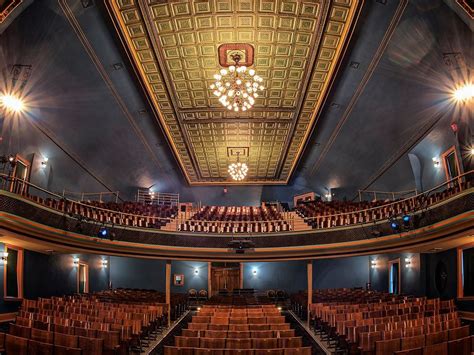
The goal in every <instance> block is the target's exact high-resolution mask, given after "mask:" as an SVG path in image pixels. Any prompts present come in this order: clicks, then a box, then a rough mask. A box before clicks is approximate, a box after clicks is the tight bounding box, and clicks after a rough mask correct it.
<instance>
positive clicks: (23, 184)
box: [0, 171, 474, 235]
mask: <svg viewBox="0 0 474 355" xmlns="http://www.w3.org/2000/svg"><path fill="white" fill-rule="evenodd" d="M473 173H474V171H470V172H467V173H465V174H463V175H460V176H458V177H456V178H455V179H452V180H450V181H447V182H445V183H443V184H441V185H439V186H436V187H435V188H433V189H430V190H428V191H425V192H423V193H419V194H417V195H415V196H411V197H408V198H405V199H401V200H397V201H392V202H390V203H386V204H383V205H381V206H376V207H372V208H366V209H362V210H356V211H350V212H345V213H337V214H328V215H321V216H312V217H308V216H301V217H302V218H303V219H304V220H305V221H306V222H307V223H308V224H309V225H311V226H312V227H313V229H325V228H336V227H347V226H356V225H364V224H368V223H371V224H374V223H377V222H379V223H380V222H383V221H387V219H388V218H397V217H400V216H402V215H405V214H416V213H421V212H423V211H425V210H427V209H429V208H430V207H432V206H434V205H437V204H438V203H441V202H443V201H445V200H447V199H449V198H450V197H452V196H454V195H456V194H459V193H460V192H462V191H464V190H466V189H469V188H470V187H471V186H472V181H473V176H474V174H473ZM0 188H1V189H3V190H5V191H8V192H11V193H14V194H16V195H19V196H21V197H23V198H25V199H27V200H30V201H33V202H35V203H38V204H40V205H42V206H44V207H46V208H48V209H50V210H52V211H55V212H56V213H59V214H62V215H64V216H68V217H70V218H73V219H76V220H78V221H79V222H88V223H93V224H97V225H99V226H100V225H103V226H107V227H114V226H124V227H138V228H148V229H162V230H167V231H171V232H173V231H174V232H180V231H181V232H183V233H189V232H191V233H192V232H198V233H209V234H238V233H240V234H245V233H246V234H249V235H253V234H265V233H278V232H280V233H281V232H284V233H298V232H301V231H302V229H299V228H295V220H294V218H293V214H292V213H291V212H279V213H280V216H282V218H281V219H271V220H260V221H238V220H237V221H234V220H226V221H220V220H205V219H193V218H192V216H193V215H190V214H189V213H188V214H186V213H181V212H179V211H178V209H177V208H176V207H175V206H168V207H169V209H167V208H166V207H163V210H159V212H160V213H162V214H163V213H164V214H166V216H163V215H161V216H156V215H155V216H154V215H150V214H149V213H142V214H140V213H139V214H133V213H127V212H123V211H120V210H113V209H108V208H103V207H98V206H94V205H92V204H89V203H85V202H81V201H75V200H72V199H69V198H67V197H65V196H62V195H61V194H57V193H53V192H50V191H47V190H46V189H43V188H41V187H39V186H36V185H34V184H31V183H29V182H27V181H24V180H21V179H18V178H14V177H11V176H8V175H0ZM144 206H147V208H148V207H153V206H151V205H144ZM155 207H156V206H155ZM185 225H187V226H191V225H192V226H195V228H193V229H191V228H189V229H188V228H183V226H185Z"/></svg>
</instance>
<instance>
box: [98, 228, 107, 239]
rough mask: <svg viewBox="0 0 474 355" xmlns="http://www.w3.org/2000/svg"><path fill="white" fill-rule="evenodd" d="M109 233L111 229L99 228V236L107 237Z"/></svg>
mask: <svg viewBox="0 0 474 355" xmlns="http://www.w3.org/2000/svg"><path fill="white" fill-rule="evenodd" d="M107 234H109V231H108V230H107V228H105V227H102V228H101V229H100V230H99V237H101V238H105V237H107Z"/></svg>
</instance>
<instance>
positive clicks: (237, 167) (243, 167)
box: [228, 153, 249, 181]
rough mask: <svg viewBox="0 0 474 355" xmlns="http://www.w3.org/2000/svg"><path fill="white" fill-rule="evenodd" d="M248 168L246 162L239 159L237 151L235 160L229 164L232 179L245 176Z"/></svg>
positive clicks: (239, 179) (240, 179)
mask: <svg viewBox="0 0 474 355" xmlns="http://www.w3.org/2000/svg"><path fill="white" fill-rule="evenodd" d="M248 171H249V168H248V166H247V164H245V163H241V162H240V160H239V153H237V162H236V163H232V164H230V165H229V169H228V172H229V175H230V177H231V178H232V179H233V180H236V181H242V180H243V179H245V177H246V176H247V172H248Z"/></svg>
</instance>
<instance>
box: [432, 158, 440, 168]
mask: <svg viewBox="0 0 474 355" xmlns="http://www.w3.org/2000/svg"><path fill="white" fill-rule="evenodd" d="M432 160H433V165H434V167H435V168H439V167H440V166H441V163H440V161H439V158H438V157H433V158H432Z"/></svg>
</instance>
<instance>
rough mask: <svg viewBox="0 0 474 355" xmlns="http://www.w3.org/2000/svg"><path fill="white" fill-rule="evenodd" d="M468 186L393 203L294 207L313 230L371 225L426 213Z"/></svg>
mask: <svg viewBox="0 0 474 355" xmlns="http://www.w3.org/2000/svg"><path fill="white" fill-rule="evenodd" d="M471 186H472V183H471V182H470V181H462V182H461V183H459V184H458V183H456V184H454V185H453V186H447V188H446V189H445V190H444V191H440V192H433V193H431V194H428V195H419V196H414V197H411V198H407V199H402V200H396V201H390V200H385V201H373V202H369V201H361V202H352V201H329V202H327V201H321V200H318V201H302V202H300V203H299V204H298V205H297V206H296V207H295V211H296V212H297V213H298V214H299V215H300V216H301V217H302V218H304V220H305V222H306V223H308V224H309V225H310V226H312V227H313V228H315V229H318V228H332V227H340V226H347V225H352V224H361V223H372V222H375V221H381V220H387V219H390V218H392V217H393V216H402V215H405V214H410V213H413V212H414V211H419V210H422V209H426V208H427V207H429V206H432V205H434V204H437V203H439V202H441V201H444V200H446V199H448V198H450V197H452V196H454V195H456V194H458V193H459V192H460V191H464V190H465V189H469V188H470V187H471Z"/></svg>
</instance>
